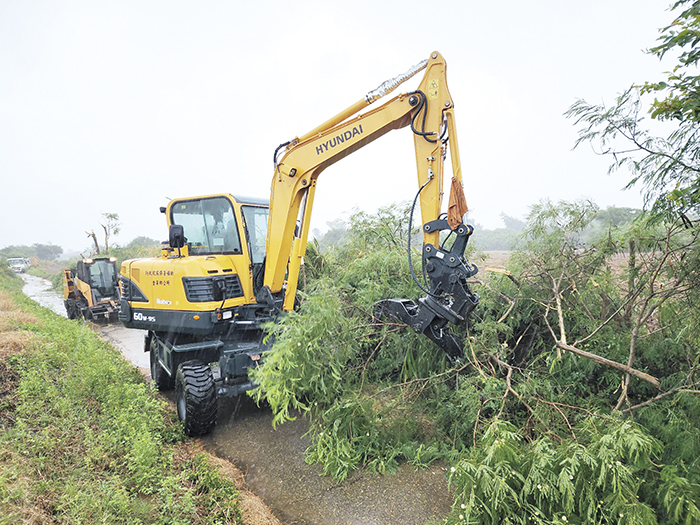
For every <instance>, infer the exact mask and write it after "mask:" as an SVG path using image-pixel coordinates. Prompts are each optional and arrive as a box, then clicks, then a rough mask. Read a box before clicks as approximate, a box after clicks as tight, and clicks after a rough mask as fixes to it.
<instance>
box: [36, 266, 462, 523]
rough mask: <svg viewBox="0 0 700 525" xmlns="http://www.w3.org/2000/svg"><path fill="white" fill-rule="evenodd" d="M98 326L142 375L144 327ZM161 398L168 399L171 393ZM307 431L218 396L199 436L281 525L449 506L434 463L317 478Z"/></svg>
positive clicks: (406, 514)
mask: <svg viewBox="0 0 700 525" xmlns="http://www.w3.org/2000/svg"><path fill="white" fill-rule="evenodd" d="M22 278H23V279H24V281H25V287H24V289H23V291H24V293H25V294H26V295H28V296H29V297H31V298H32V299H34V300H35V301H37V302H38V303H39V304H41V305H42V306H46V307H48V308H50V309H52V310H53V311H54V312H56V313H58V314H59V315H63V316H64V317H65V315H66V314H65V308H64V306H63V297H62V296H61V295H60V294H58V293H56V292H55V291H54V290H52V289H51V285H50V283H49V282H48V281H46V280H44V279H40V278H38V277H34V276H31V275H27V274H23V275H22ZM99 331H100V332H101V333H102V335H103V336H104V337H105V338H106V339H108V340H109V341H110V342H112V343H113V344H114V346H115V347H116V348H118V349H119V350H120V351H121V352H122V353H123V355H124V356H125V357H126V358H127V359H128V360H129V361H131V362H132V363H134V365H135V366H137V367H139V368H140V369H141V370H142V372H143V373H144V374H145V375H148V374H149V373H150V372H149V362H148V354H146V353H145V352H144V351H143V336H144V334H145V332H144V331H142V330H130V329H126V328H124V327H123V326H121V325H107V326H102V327H99ZM167 397H169V398H170V399H171V401H172V400H174V396H173V395H172V393H169V395H167ZM307 430H308V422H307V421H306V420H304V419H298V420H297V421H292V422H288V423H284V424H282V425H280V426H278V427H277V429H273V428H272V413H271V411H270V409H269V408H259V407H257V406H256V405H255V403H254V402H253V401H252V400H251V399H250V398H249V397H247V396H240V397H239V398H234V399H221V400H220V402H219V422H218V424H217V426H216V428H215V429H214V432H213V433H212V434H210V435H209V436H205V437H204V438H200V442H201V443H202V445H203V446H204V447H205V448H206V449H207V450H209V451H210V452H211V453H213V454H216V455H217V456H219V457H220V458H222V459H227V460H229V461H231V462H232V463H234V464H235V465H236V466H237V467H238V468H240V469H241V470H242V471H243V473H244V474H245V476H246V488H247V489H248V490H250V491H252V492H254V493H256V494H257V495H258V496H260V497H261V498H262V499H263V500H264V501H265V503H266V504H267V505H268V506H269V507H270V508H271V509H272V510H273V512H274V513H275V515H276V516H277V517H278V518H279V519H280V520H282V521H283V522H285V523H286V524H288V525H340V524H343V525H345V524H347V525H360V524H361V525H380V524H381V525H388V524H392V525H393V524H401V525H422V524H424V523H425V522H426V521H428V520H440V519H441V518H444V517H445V516H446V515H447V513H448V512H449V511H450V506H451V504H452V497H451V495H450V492H449V488H448V486H447V481H446V478H445V471H444V469H443V468H442V467H440V466H433V467H431V468H430V469H427V470H418V471H416V470H415V469H413V468H412V467H410V466H406V465H404V466H402V467H401V468H400V469H399V471H398V472H396V473H394V474H387V475H384V476H380V475H377V474H373V473H371V472H365V471H357V472H355V473H353V474H351V475H350V476H349V477H348V479H347V480H346V481H345V482H343V483H341V484H338V483H336V482H335V481H334V480H333V479H331V478H328V477H324V476H321V468H320V467H319V465H307V464H306V463H305V462H304V450H305V449H306V447H307V446H308V444H309V442H308V438H305V437H304V434H305V433H306V431H307Z"/></svg>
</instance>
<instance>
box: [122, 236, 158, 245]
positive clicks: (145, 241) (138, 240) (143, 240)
mask: <svg viewBox="0 0 700 525" xmlns="http://www.w3.org/2000/svg"><path fill="white" fill-rule="evenodd" d="M137 246H141V247H145V248H154V247H160V241H156V240H155V239H151V238H150V237H146V236H144V235H140V236H138V237H135V238H134V239H133V240H132V241H131V242H130V243H129V244H127V245H126V247H127V248H136V247H137Z"/></svg>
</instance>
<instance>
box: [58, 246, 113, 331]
mask: <svg viewBox="0 0 700 525" xmlns="http://www.w3.org/2000/svg"><path fill="white" fill-rule="evenodd" d="M117 277H118V275H117V259H116V257H97V258H86V259H81V260H80V261H78V263H77V265H76V267H75V268H74V269H71V270H63V304H64V305H65V307H66V314H67V315H68V319H79V318H81V317H83V318H85V319H86V320H88V321H94V322H96V323H114V322H117V318H118V314H119V301H120V296H119V292H118V282H117Z"/></svg>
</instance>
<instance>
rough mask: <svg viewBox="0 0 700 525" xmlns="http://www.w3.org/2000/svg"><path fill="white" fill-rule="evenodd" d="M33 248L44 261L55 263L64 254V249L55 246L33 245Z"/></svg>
mask: <svg viewBox="0 0 700 525" xmlns="http://www.w3.org/2000/svg"><path fill="white" fill-rule="evenodd" d="M32 248H34V252H35V253H36V256H37V257H38V258H39V259H41V260H42V261H54V260H56V259H58V258H59V257H60V256H61V254H62V253H63V248H61V247H60V246H56V245H55V244H33V245H32Z"/></svg>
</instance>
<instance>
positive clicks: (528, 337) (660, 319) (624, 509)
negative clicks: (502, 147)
mask: <svg viewBox="0 0 700 525" xmlns="http://www.w3.org/2000/svg"><path fill="white" fill-rule="evenodd" d="M387 213H391V214H392V215H391V217H390V216H388V215H387ZM356 217H357V219H358V220H357V221H352V222H351V224H350V225H349V228H348V235H349V240H348V242H347V243H346V244H345V245H343V246H342V247H334V248H333V249H329V250H326V251H325V252H323V253H322V251H321V250H320V249H318V246H314V247H313V248H312V250H310V253H309V254H307V255H308V257H307V258H306V268H305V276H306V282H305V286H304V293H303V296H304V297H303V301H302V305H301V308H300V309H299V311H298V312H295V313H292V314H290V315H288V316H285V317H284V318H283V319H282V320H281V323H279V324H277V325H275V326H272V327H270V333H271V335H272V336H274V337H275V342H274V345H273V348H272V350H271V352H270V353H269V354H268V356H269V357H268V358H266V361H265V363H264V364H263V366H262V367H260V368H259V369H257V370H256V371H255V379H256V380H257V381H258V383H259V385H260V387H259V389H258V390H256V391H255V392H254V395H255V396H256V397H257V399H258V400H259V401H267V402H268V403H269V404H270V406H271V407H272V410H273V412H274V414H275V417H274V421H275V424H279V423H283V422H284V421H285V420H288V419H291V418H294V417H297V416H298V415H300V414H303V415H304V416H305V417H308V418H309V422H310V427H309V438H310V445H309V448H308V449H307V451H306V459H307V461H309V462H316V463H319V464H320V465H321V467H322V470H323V472H324V474H326V475H330V476H333V477H335V478H337V479H339V480H343V479H346V477H347V476H349V475H351V473H352V472H353V471H354V470H355V469H358V468H368V469H371V470H376V471H377V472H391V471H392V470H393V469H394V468H396V467H397V466H398V465H400V464H401V463H408V464H411V465H414V466H416V467H421V466H425V465H427V464H430V463H431V462H434V461H441V462H444V463H447V464H448V465H449V464H452V465H454V469H455V470H454V472H452V473H451V476H450V482H451V484H452V488H453V490H454V491H455V496H456V502H455V507H454V510H453V512H452V513H451V514H450V516H449V517H448V519H447V523H483V524H487V523H488V524H492V523H493V524H496V523H499V524H500V523H560V524H561V523H601V524H603V523H606V524H607V523H649V524H653V523H664V524H675V523H686V522H687V523H693V522H694V521H693V520H696V515H697V509H696V507H697V488H698V483H700V460H698V459H697V458H698V450H700V425H699V424H698V421H700V411H699V410H700V401H699V398H698V396H697V394H696V391H697V386H698V383H697V381H696V380H694V379H693V374H694V373H695V372H696V370H697V368H698V361H699V360H700V355H699V354H698V352H697V344H696V343H697V341H698V331H697V323H695V322H694V321H692V320H693V319H697V318H698V317H700V316H699V315H698V308H697V304H698V302H697V301H696V300H695V299H696V296H697V293H698V292H697V289H696V288H695V287H694V286H692V285H691V284H692V283H693V282H694V281H693V276H694V272H695V270H694V265H692V264H691V263H692V259H690V261H691V262H689V263H687V264H678V261H682V260H683V259H684V258H685V257H686V256H687V254H688V253H690V252H689V250H692V249H693V247H694V246H695V244H696V241H695V236H694V235H695V233H694V232H688V231H686V230H683V229H681V228H677V227H676V226H674V225H670V226H667V225H662V224H658V223H649V222H644V221H643V219H644V216H643V215H642V214H640V213H639V212H638V211H636V210H618V209H608V210H603V211H602V212H601V211H600V210H599V209H598V208H597V207H596V206H595V205H594V204H593V203H590V202H587V201H579V202H574V203H569V202H560V203H552V202H549V201H543V202H541V203H539V204H538V205H536V206H534V207H533V209H532V213H531V214H530V216H529V217H528V219H527V222H526V224H525V226H524V227H523V229H522V232H521V234H520V235H519V237H518V238H517V243H516V248H517V250H516V251H515V252H513V254H512V256H511V259H510V262H509V264H508V270H507V271H506V272H505V273H486V274H484V273H481V274H479V278H480V280H479V282H478V283H476V286H477V287H478V293H479V294H480V296H481V302H480V304H479V307H478V309H477V310H476V311H475V312H474V314H473V316H472V319H471V321H470V323H469V324H468V325H465V326H461V327H456V328H455V330H456V333H458V334H459V336H460V337H461V338H462V339H463V341H464V342H465V346H466V353H467V357H466V359H465V361H464V362H463V363H460V364H458V365H457V366H455V367H453V368H449V367H448V364H447V362H446V360H445V358H444V356H443V355H442V354H441V353H440V351H439V350H438V349H437V348H436V347H435V346H434V345H433V344H432V343H431V342H430V341H428V340H427V339H425V338H424V337H419V336H417V335H415V334H414V333H412V332H411V331H409V330H407V329H406V328H405V327H402V326H400V325H397V324H395V323H387V322H386V321H383V320H380V319H377V318H375V317H373V315H372V304H373V303H374V302H375V301H377V300H380V299H384V298H387V297H406V298H410V299H414V300H416V299H417V298H418V297H420V296H421V295H422V293H421V291H420V290H419V289H418V287H417V286H416V284H415V283H414V282H413V280H412V279H411V278H410V271H409V269H408V264H407V260H406V247H405V242H406V239H407V237H408V231H407V229H406V227H405V225H404V226H401V225H400V224H398V223H399V222H401V220H405V216H403V215H402V212H401V209H400V208H396V207H395V208H394V209H393V210H382V211H381V212H380V213H378V214H377V215H375V216H370V215H367V214H359V215H358V216H356ZM402 217H404V218H403V219H402ZM398 238H403V239H404V240H403V241H398V240H397V239H398ZM630 249H632V250H633V252H634V253H633V254H632V253H630V251H629V250H630ZM674 261H675V262H674ZM418 262H419V258H418V257H417V256H416V257H414V265H416V273H417V275H420V274H421V271H420V267H419V266H418V265H417V263H418ZM689 322H690V326H691V327H688V326H689ZM562 341H565V342H566V344H568V345H569V346H571V345H574V346H576V347H577V348H580V349H581V350H584V351H586V352H589V353H591V354H594V355H596V356H602V357H604V358H605V359H608V360H611V361H615V362H617V363H623V364H621V365H620V366H624V364H627V363H631V364H630V365H629V366H632V367H633V368H638V369H641V370H643V371H645V372H646V373H648V374H651V375H654V376H655V377H657V378H659V381H660V387H661V389H662V392H665V394H664V395H663V396H662V397H661V398H659V399H656V397H655V396H658V395H659V391H658V390H656V389H655V388H654V387H652V386H651V385H650V384H649V383H647V382H645V381H641V380H638V379H636V378H632V379H630V378H629V377H627V376H626V375H625V374H624V373H623V372H621V371H620V369H618V368H612V367H609V366H606V365H604V364H600V363H599V362H596V361H594V360H591V359H588V358H585V357H581V356H578V355H574V354H572V353H568V352H567V351H564V350H563V349H562V347H559V346H557V344H558V343H559V342H562ZM694 345H695V346H694ZM686 516H691V518H687V517H686ZM683 520H685V521H683Z"/></svg>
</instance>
